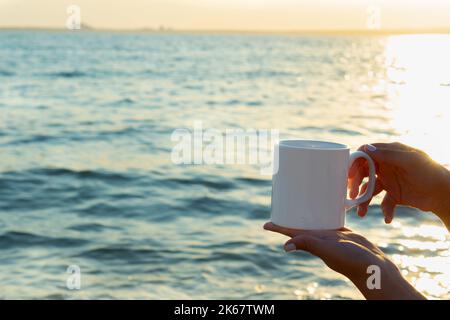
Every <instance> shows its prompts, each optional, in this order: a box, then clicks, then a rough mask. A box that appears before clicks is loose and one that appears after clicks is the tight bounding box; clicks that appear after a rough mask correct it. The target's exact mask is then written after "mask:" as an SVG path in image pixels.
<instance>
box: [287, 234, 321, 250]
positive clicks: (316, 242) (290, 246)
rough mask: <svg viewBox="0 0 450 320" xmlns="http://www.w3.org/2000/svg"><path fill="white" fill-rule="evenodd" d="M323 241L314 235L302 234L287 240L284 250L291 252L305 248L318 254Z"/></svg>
mask: <svg viewBox="0 0 450 320" xmlns="http://www.w3.org/2000/svg"><path fill="white" fill-rule="evenodd" d="M321 241H322V240H321V239H319V238H317V237H314V236H312V235H305V234H302V235H298V236H296V237H294V238H292V239H290V240H289V241H287V242H286V243H285V245H284V250H285V251H286V252H291V251H295V250H304V251H308V252H310V253H312V254H314V255H317V252H318V251H319V248H320V242H321Z"/></svg>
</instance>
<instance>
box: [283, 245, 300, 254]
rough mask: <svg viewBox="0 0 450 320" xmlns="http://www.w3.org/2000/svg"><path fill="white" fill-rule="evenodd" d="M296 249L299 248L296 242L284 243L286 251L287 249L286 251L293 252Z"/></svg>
mask: <svg viewBox="0 0 450 320" xmlns="http://www.w3.org/2000/svg"><path fill="white" fill-rule="evenodd" d="M295 250H297V248H296V247H295V244H293V243H288V244H285V245H284V251H286V252H292V251H295Z"/></svg>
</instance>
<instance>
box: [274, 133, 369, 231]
mask: <svg viewBox="0 0 450 320" xmlns="http://www.w3.org/2000/svg"><path fill="white" fill-rule="evenodd" d="M274 155H275V160H274V161H275V163H276V162H278V163H277V166H278V170H277V172H276V173H274V175H273V179H272V212H271V221H272V222H273V223H274V224H276V225H279V226H282V227H287V228H292V229H304V230H334V229H339V228H342V227H343V226H344V225H345V211H346V209H349V208H351V207H353V206H356V205H358V204H360V203H363V202H366V201H367V200H369V199H370V197H372V194H373V190H374V187H375V165H374V163H373V161H372V159H371V158H370V157H369V156H368V155H367V154H366V153H364V152H362V151H356V152H354V153H352V154H351V155H350V148H349V147H347V146H346V145H343V144H339V143H333V142H325V141H312V140H282V141H280V142H279V143H278V144H277V145H275V153H274ZM360 157H362V158H365V159H367V161H368V163H369V184H368V188H367V190H366V191H365V192H364V194H362V195H360V196H359V197H357V198H356V199H347V174H348V169H349V167H350V166H351V164H352V163H353V161H355V159H357V158H360Z"/></svg>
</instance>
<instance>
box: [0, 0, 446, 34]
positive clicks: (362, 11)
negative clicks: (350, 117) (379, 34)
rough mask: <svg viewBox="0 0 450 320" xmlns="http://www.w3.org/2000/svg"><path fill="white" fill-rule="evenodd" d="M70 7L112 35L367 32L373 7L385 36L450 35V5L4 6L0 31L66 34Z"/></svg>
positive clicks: (267, 1) (196, 1) (102, 2)
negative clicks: (413, 32)
mask: <svg viewBox="0 0 450 320" xmlns="http://www.w3.org/2000/svg"><path fill="white" fill-rule="evenodd" d="M69 4H76V5H79V6H80V7H81V12H82V22H83V23H86V24H88V25H91V26H93V27H97V28H112V29H136V28H156V27H159V26H161V25H164V26H167V27H171V28H175V29H210V30H211V29H219V30H339V29H341V30H342V29H347V30H348V29H356V30H364V29H366V25H367V18H368V14H369V13H368V8H370V7H371V6H376V7H379V8H380V12H381V28H382V29H385V30H388V29H433V28H439V29H441V28H448V29H450V1H448V0H428V1H419V0H390V1H388V0H339V1H337V0H315V1H312V0H126V1H123V0H116V1H108V0H70V1H67V0H39V1H29V0H0V26H1V27H29V26H31V27H56V28H64V27H65V21H66V17H67V14H66V7H67V5H69Z"/></svg>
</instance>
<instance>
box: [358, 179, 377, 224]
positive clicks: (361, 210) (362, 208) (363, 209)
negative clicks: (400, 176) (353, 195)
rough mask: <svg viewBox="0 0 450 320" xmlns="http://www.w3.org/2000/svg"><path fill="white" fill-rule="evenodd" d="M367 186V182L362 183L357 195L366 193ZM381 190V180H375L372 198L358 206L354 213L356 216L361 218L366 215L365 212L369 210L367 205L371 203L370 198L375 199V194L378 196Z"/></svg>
mask: <svg viewBox="0 0 450 320" xmlns="http://www.w3.org/2000/svg"><path fill="white" fill-rule="evenodd" d="M368 186H369V183H368V182H366V183H364V184H363V186H362V187H361V191H360V193H359V195H362V194H363V193H364V192H366V190H367V187H368ZM383 190H384V188H383V184H382V183H381V180H380V179H378V178H377V179H376V180H375V188H374V190H373V194H372V197H370V199H369V200H367V201H366V202H363V203H361V204H360V205H359V206H358V209H357V211H356V212H357V214H358V216H360V217H361V218H362V217H364V216H365V215H366V213H367V210H368V208H369V204H370V202H371V201H372V198H373V197H375V196H376V195H377V194H379V193H380V192H381V191H383Z"/></svg>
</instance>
